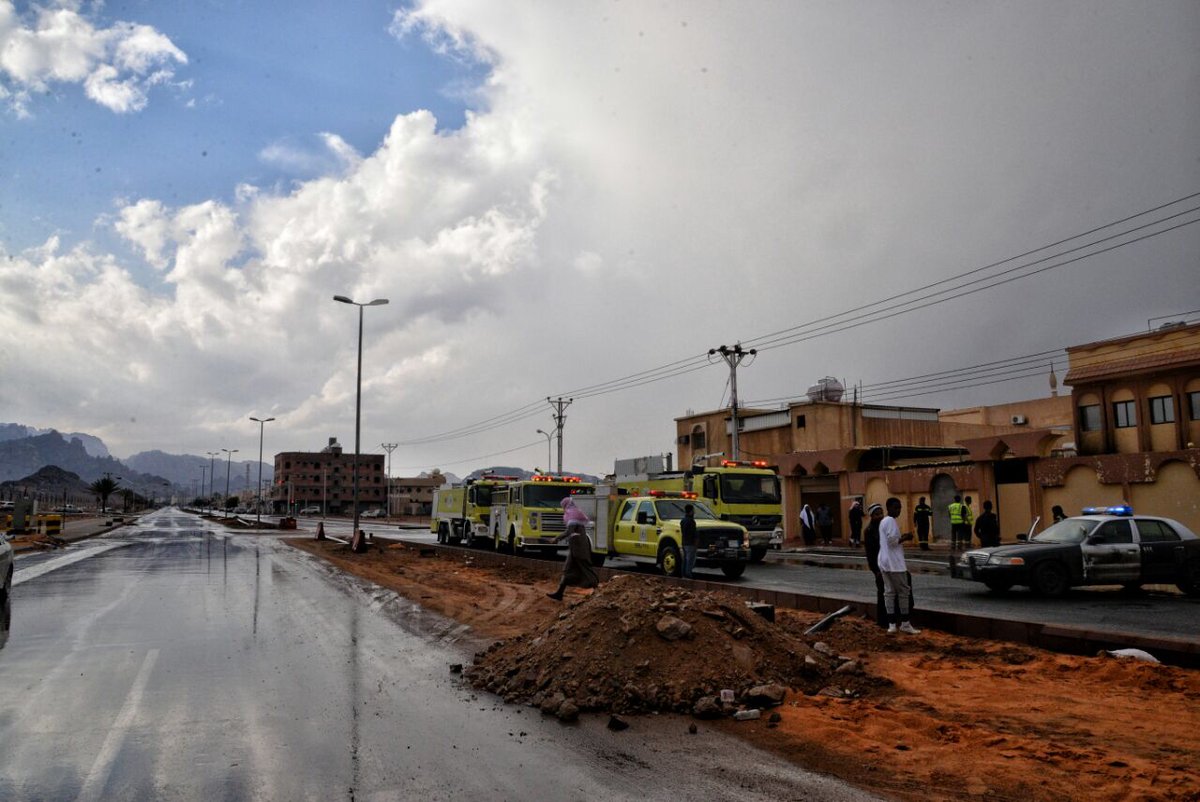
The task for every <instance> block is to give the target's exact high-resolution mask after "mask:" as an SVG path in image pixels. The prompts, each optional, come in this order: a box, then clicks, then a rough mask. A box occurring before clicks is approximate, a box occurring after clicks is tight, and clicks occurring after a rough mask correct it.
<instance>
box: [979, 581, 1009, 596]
mask: <svg viewBox="0 0 1200 802" xmlns="http://www.w3.org/2000/svg"><path fill="white" fill-rule="evenodd" d="M983 584H985V585H987V589H988V590H990V591H992V592H993V593H1004V592H1006V591H1008V590H1010V589H1011V588H1012V586H1013V583H1012V582H1008V581H1006V580H1002V579H989V580H988V581H986V582H984V583H983Z"/></svg>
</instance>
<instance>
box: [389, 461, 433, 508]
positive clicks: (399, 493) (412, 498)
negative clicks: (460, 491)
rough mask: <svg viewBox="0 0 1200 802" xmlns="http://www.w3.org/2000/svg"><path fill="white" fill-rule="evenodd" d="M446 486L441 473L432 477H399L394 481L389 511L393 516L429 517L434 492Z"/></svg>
mask: <svg viewBox="0 0 1200 802" xmlns="http://www.w3.org/2000/svg"><path fill="white" fill-rule="evenodd" d="M444 484H446V477H445V476H443V475H442V474H441V472H440V471H434V472H433V473H432V475H430V476H398V477H395V478H394V479H392V488H391V493H390V494H389V499H390V502H389V505H388V511H389V513H390V514H391V515H429V514H430V511H431V510H432V509H433V491H435V490H437V489H438V488H439V487H441V486H442V485H444Z"/></svg>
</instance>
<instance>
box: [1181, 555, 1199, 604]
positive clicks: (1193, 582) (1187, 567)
mask: <svg viewBox="0 0 1200 802" xmlns="http://www.w3.org/2000/svg"><path fill="white" fill-rule="evenodd" d="M1178 587H1179V589H1180V590H1182V591H1183V592H1184V593H1186V594H1187V595H1189V596H1200V557H1192V558H1191V559H1190V560H1188V561H1187V562H1186V563H1184V565H1183V580H1182V581H1181V582H1179V584H1178Z"/></svg>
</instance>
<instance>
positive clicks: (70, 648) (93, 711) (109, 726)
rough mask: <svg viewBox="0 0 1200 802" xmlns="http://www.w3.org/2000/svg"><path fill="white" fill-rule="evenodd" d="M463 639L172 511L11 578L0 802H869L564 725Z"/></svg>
mask: <svg viewBox="0 0 1200 802" xmlns="http://www.w3.org/2000/svg"><path fill="white" fill-rule="evenodd" d="M478 646H479V644H478V643H475V642H473V641H472V640H471V635H470V633H469V632H468V631H466V630H465V628H463V627H461V626H458V625H456V624H455V623H454V622H451V621H447V620H444V619H439V618H436V617H434V616H432V615H430V614H428V613H425V612H424V611H422V610H421V609H420V608H418V607H416V606H415V605H413V604H412V603H411V602H408V601H407V600H404V599H403V598H401V597H399V596H397V595H396V594H394V593H392V592H391V591H386V590H383V589H380V588H377V587H375V586H372V585H369V584H366V583H362V582H359V581H358V580H356V579H354V578H351V577H347V576H345V575H343V574H341V573H339V572H337V571H334V570H332V569H330V568H329V567H328V566H326V565H325V564H324V563H322V562H320V561H318V560H316V559H315V558H312V557H309V556H308V555H305V554H303V553H301V552H298V551H296V550H294V549H291V548H290V547H288V546H286V545H284V544H282V543H280V542H279V541H278V540H277V539H276V538H274V537H271V536H265V535H242V534H235V535H230V534H227V533H225V532H224V531H223V530H222V529H221V528H220V527H219V526H213V525H207V526H206V525H205V524H204V523H203V522H202V521H201V520H200V519H199V518H197V517H196V516H193V515H189V514H185V513H181V512H179V511H172V510H167V511H162V512H159V513H156V514H153V515H151V516H147V517H146V518H144V519H143V520H142V521H141V522H140V523H138V524H137V525H135V526H131V527H126V528H124V529H121V530H117V531H116V532H114V533H113V534H111V535H109V536H105V537H100V538H94V539H91V540H87V541H83V542H81V543H78V544H76V545H74V546H72V547H71V548H69V549H67V550H64V551H60V552H55V553H51V554H40V555H33V556H29V557H22V558H20V559H19V560H18V563H17V574H16V584H15V587H14V591H13V599H12V616H11V630H10V632H9V637H8V640H7V643H6V644H5V645H4V646H3V648H0V799H21V800H63V799H68V800H69V799H75V800H101V799H103V800H142V799H160V800H172V799H187V800H190V799H203V800H242V799H280V800H298V799H320V800H328V799H349V800H358V799H420V800H438V799H455V800H475V799H479V800H505V799H513V800H516V799H520V800H560V799H561V800H575V799H579V800H584V799H586V800H597V799H604V800H622V799H631V800H632V799H652V800H653V799H662V800H679V799H737V800H760V799H761V800H767V799H770V800H779V799H822V800H824V799H831V800H838V799H865V798H869V797H867V796H865V795H863V794H861V793H860V792H858V791H855V790H854V789H850V788H848V787H846V786H844V785H843V784H841V783H838V782H836V781H834V780H831V779H829V778H826V777H821V776H817V775H811V774H808V773H806V772H802V771H800V770H798V769H796V768H794V767H793V766H791V765H789V764H787V763H784V762H782V761H779V760H777V759H775V758H774V757H772V756H770V755H767V754H765V753H762V752H760V751H757V750H754V749H752V748H750V747H748V746H746V745H745V744H743V743H741V742H740V741H737V740H732V739H728V738H723V737H721V736H720V735H718V734H716V733H711V732H708V731H706V728H704V727H701V732H700V733H699V734H698V735H695V736H692V735H688V734H687V733H686V727H687V721H686V720H684V719H679V718H674V717H661V718H660V717H644V718H635V719H633V721H632V724H633V726H632V728H631V729H630V730H628V731H626V732H623V733H611V732H609V731H608V730H606V729H605V728H604V721H603V720H602V719H596V718H592V719H588V720H585V721H584V722H582V723H581V724H580V725H576V726H564V725H562V724H560V723H558V722H557V721H556V720H554V719H547V718H544V717H542V716H541V715H540V714H538V713H537V712H535V711H532V710H531V709H529V708H520V707H511V706H507V705H504V704H503V703H502V702H500V701H499V700H497V699H495V698H493V697H491V696H488V695H486V694H485V695H477V694H476V693H474V692H472V691H471V690H470V689H469V688H467V687H465V686H464V685H463V684H462V683H461V681H460V680H459V679H458V678H457V677H456V676H454V675H452V674H451V673H450V672H449V665H450V664H452V663H461V662H467V661H469V654H470V653H471V652H473V651H474V650H475V648H476V647H478Z"/></svg>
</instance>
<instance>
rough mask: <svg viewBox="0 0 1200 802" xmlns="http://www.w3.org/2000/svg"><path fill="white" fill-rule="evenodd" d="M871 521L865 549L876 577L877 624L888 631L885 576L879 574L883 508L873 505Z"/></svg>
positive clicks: (869, 521) (871, 507) (864, 535)
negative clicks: (884, 587)
mask: <svg viewBox="0 0 1200 802" xmlns="http://www.w3.org/2000/svg"><path fill="white" fill-rule="evenodd" d="M867 515H868V517H869V520H868V522H867V530H866V531H865V532H864V533H863V548H864V549H865V550H866V552H867V567H868V568H870V569H871V573H872V574H874V575H875V623H877V624H879V628H880V629H887V625H888V615H887V607H885V606H884V601H883V574H881V573H880V572H879V524H880V522H881V521H882V520H883V507H882V506H880V505H878V504H872V505H871V506H870V508H869V509H868V510H867Z"/></svg>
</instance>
